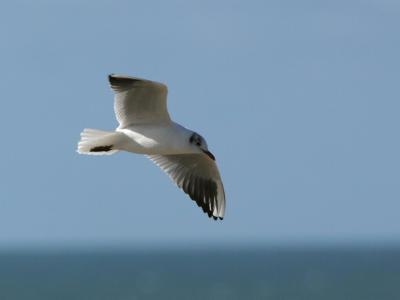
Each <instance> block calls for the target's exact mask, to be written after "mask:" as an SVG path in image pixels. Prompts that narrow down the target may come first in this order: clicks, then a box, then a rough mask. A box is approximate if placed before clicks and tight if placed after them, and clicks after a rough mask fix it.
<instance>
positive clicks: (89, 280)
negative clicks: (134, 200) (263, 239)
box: [0, 246, 400, 300]
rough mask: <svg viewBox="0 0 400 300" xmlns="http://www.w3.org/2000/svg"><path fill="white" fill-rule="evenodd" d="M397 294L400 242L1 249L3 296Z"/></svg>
mask: <svg viewBox="0 0 400 300" xmlns="http://www.w3.org/2000/svg"><path fill="white" fill-rule="evenodd" d="M16 299H18V300H19V299H29V300H32V299H41V300H47V299H49V300H50V299H51V300H73V299H79V300H89V299H93V300H102V299H104V300H133V299H279V300H292V299H294V300H300V299H304V300H313V299H319V300H321V299H323V300H329V299H332V300H345V299H347V300H350V299H360V300H368V299H370V300H385V299H387V300H389V299H392V300H399V299H400V247H397V246H379V247H373V246H369V247H365V246H362V247H361V246H328V247H325V246H303V247H296V246H282V247H278V246H274V247H268V246H265V247H248V248H246V247H234V246H226V247H216V248H213V247H211V246H208V247H192V248H179V247H176V248H170V249H158V248H156V247H154V248H147V249H134V248H132V249H130V248H123V249H118V248H112V249H106V248H104V249H103V248H92V249H50V250H48V249H47V250H46V249H39V250H38V249H36V250H34V251H33V250H24V249H22V250H21V249H19V250H3V251H1V252H0V300H16Z"/></svg>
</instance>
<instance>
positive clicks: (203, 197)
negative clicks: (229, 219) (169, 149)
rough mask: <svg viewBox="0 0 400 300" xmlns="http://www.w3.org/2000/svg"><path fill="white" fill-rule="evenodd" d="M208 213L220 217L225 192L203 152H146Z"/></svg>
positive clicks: (213, 165) (223, 211)
mask: <svg viewBox="0 0 400 300" xmlns="http://www.w3.org/2000/svg"><path fill="white" fill-rule="evenodd" d="M147 157H149V158H150V159H151V160H152V161H153V162H154V163H155V164H156V165H158V166H159V167H160V168H161V169H162V170H163V171H164V172H165V173H167V174H168V176H169V177H170V178H171V179H172V180H173V181H174V182H175V184H176V185H177V186H178V187H179V188H181V189H182V190H183V191H184V192H185V193H186V194H188V195H189V197H190V198H191V199H192V200H193V201H195V202H196V204H197V205H198V206H199V207H201V208H202V209H203V211H204V212H205V213H206V214H208V216H209V217H213V218H214V219H215V220H216V219H218V218H219V219H221V220H222V219H223V218H224V215H225V192H224V187H223V185H222V181H221V177H220V174H219V171H218V168H217V165H216V164H215V161H213V160H211V159H210V158H209V157H208V156H207V155H205V154H201V153H199V154H179V155H147Z"/></svg>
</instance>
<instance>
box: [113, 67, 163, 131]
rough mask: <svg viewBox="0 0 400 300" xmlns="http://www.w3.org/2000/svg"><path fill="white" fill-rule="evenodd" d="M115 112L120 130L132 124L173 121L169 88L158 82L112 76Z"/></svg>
mask: <svg viewBox="0 0 400 300" xmlns="http://www.w3.org/2000/svg"><path fill="white" fill-rule="evenodd" d="M108 80H109V81H110V85H111V88H112V89H113V91H114V93H115V97H114V110H115V115H116V117H117V120H118V122H119V123H120V126H119V127H120V128H124V127H126V126H129V125H131V124H143V123H158V122H168V121H171V119H170V117H169V114H168V110H167V93H168V89H167V87H166V86H165V85H164V84H162V83H158V82H154V81H150V80H144V79H140V78H134V77H128V76H122V75H116V74H111V75H109V76H108Z"/></svg>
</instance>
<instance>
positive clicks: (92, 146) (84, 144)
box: [77, 128, 121, 155]
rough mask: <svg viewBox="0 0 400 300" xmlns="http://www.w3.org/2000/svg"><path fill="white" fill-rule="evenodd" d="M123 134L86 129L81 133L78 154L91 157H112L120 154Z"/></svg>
mask: <svg viewBox="0 0 400 300" xmlns="http://www.w3.org/2000/svg"><path fill="white" fill-rule="evenodd" d="M120 135H121V134H120V133H119V132H115V131H106V130H99V129H90V128H85V129H84V130H83V131H82V132H81V140H80V141H79V143H78V150H77V152H78V153H80V154H91V155H110V154H114V153H115V152H118V149H117V148H116V147H117V144H118V143H119V142H120V140H121V136H120Z"/></svg>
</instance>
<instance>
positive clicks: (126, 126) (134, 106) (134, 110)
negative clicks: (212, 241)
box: [77, 74, 225, 220]
mask: <svg viewBox="0 0 400 300" xmlns="http://www.w3.org/2000/svg"><path fill="white" fill-rule="evenodd" d="M108 80H109V82H110V85H111V88H112V90H113V91H114V94H115V95H114V111H115V115H116V117H117V120H118V122H119V126H118V128H117V129H116V130H115V131H105V130H99V129H89V128H85V129H84V130H83V131H82V133H81V139H80V141H79V142H78V149H77V152H78V153H80V154H91V155H109V154H114V153H116V152H118V151H120V150H122V151H127V152H131V153H136V154H144V155H146V156H147V157H148V158H149V159H150V160H152V161H153V162H154V163H155V164H156V165H157V166H159V167H160V168H161V169H162V170H163V171H164V172H165V173H167V175H168V176H169V177H170V178H171V179H172V181H173V182H174V183H175V184H176V185H177V186H178V187H179V188H181V189H182V190H183V191H184V192H185V193H186V194H188V195H189V196H190V198H191V199H192V200H193V201H195V202H196V203H197V205H198V206H199V207H201V208H202V209H203V211H204V212H205V213H206V214H208V216H209V217H210V218H211V217H212V218H213V219H214V220H218V219H219V220H222V219H223V218H224V214H225V191H224V186H223V184H222V180H221V176H220V174H219V171H218V167H217V165H216V163H215V157H214V155H213V154H212V153H211V152H210V151H209V150H208V145H207V142H206V140H205V139H204V138H203V137H202V136H201V135H200V134H198V133H196V132H194V131H192V130H189V129H187V128H185V127H183V126H181V125H179V124H178V123H175V122H173V121H172V120H171V118H170V116H169V113H168V109H167V93H168V89H167V86H166V85H164V84H162V83H158V82H155V81H150V80H145V79H140V78H135V77H129V76H123V75H116V74H111V75H109V76H108Z"/></svg>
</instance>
